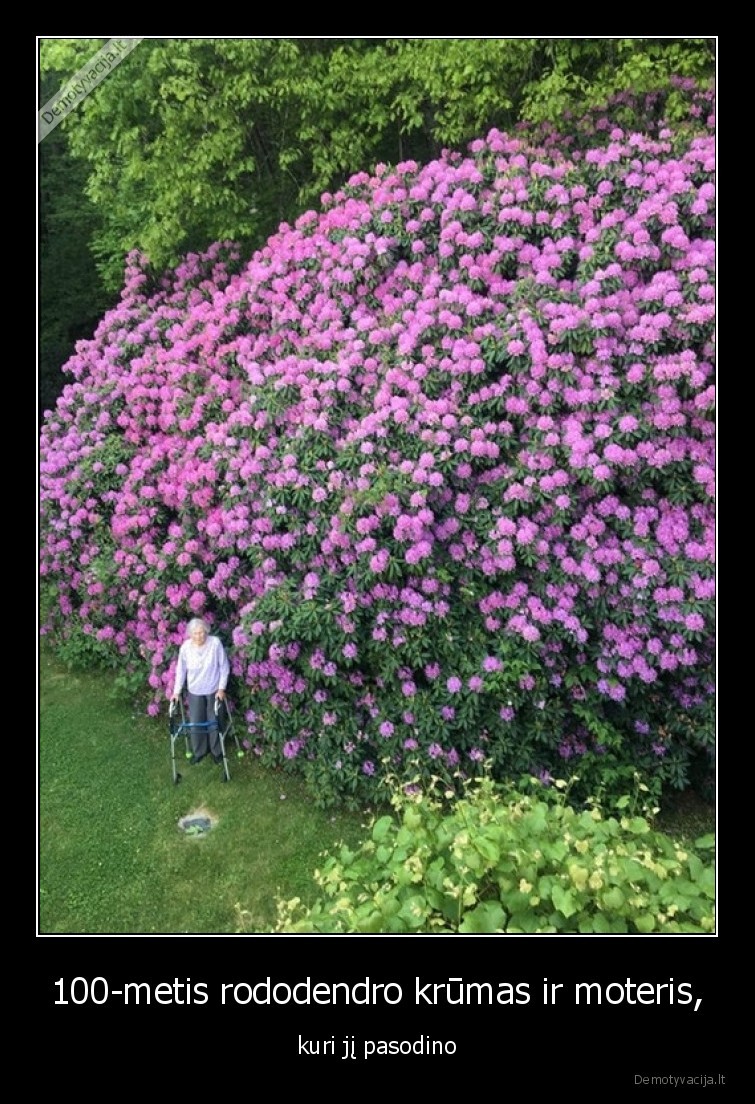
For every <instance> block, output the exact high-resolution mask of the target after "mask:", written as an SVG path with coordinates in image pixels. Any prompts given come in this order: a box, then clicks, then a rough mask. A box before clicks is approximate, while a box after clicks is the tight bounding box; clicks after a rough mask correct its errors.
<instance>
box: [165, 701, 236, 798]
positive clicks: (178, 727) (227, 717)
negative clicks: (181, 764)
mask: <svg viewBox="0 0 755 1104" xmlns="http://www.w3.org/2000/svg"><path fill="white" fill-rule="evenodd" d="M168 720H169V724H168V728H169V731H170V764H171V767H172V770H173V785H174V786H175V785H177V784H178V783H179V782H180V781H181V775H180V774H179V773H178V770H177V768H176V743H177V741H178V740H179V739H180V738H181V737H183V739H184V747H185V755H186V758H187V759H190V758H191V746H190V743H189V735H190V733H191V730H192V729H193V728H211V727H212V726H213V725H217V727H218V736H219V737H220V750H221V752H222V755H223V777H222V779H221V781H222V782H230V780H231V772H230V771H229V770H228V755H227V754H226V740H227V738H228V737H229V736H232V737H233V739H234V741H235V742H236V750H237V752H238V751H241V745H240V744H239V739H238V736H237V735H236V731H235V729H234V726H233V716H232V714H231V707H230V705H229V704H228V699H226V700H225V701H221V700H220V699H219V698H215V720H214V721H197V722H192V721H187V720H186V712H185V710H184V703H183V698H182V697H181V698H179V699H178V701H177V702H174V701H171V703H170V709H169V710H168Z"/></svg>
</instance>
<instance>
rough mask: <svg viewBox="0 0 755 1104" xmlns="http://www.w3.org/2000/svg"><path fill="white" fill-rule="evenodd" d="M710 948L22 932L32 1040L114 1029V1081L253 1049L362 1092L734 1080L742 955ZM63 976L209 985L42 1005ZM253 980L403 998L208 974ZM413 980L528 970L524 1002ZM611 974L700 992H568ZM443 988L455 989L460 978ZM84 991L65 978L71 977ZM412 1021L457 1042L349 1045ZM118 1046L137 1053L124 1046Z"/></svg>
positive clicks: (703, 944)
mask: <svg viewBox="0 0 755 1104" xmlns="http://www.w3.org/2000/svg"><path fill="white" fill-rule="evenodd" d="M725 951H726V940H725V938H724V937H722V936H699V937H698V936H679V937H675V936H662V937H653V936H643V935H641V936H627V937H620V936H602V937H583V936H554V937H549V936H523V937H517V936H500V935H499V936H283V935H280V936H261V935H259V936H257V935H240V936H199V937H182V936H166V937H153V936H145V937H138V936H137V937H133V936H129V937H119V936H112V937H79V936H72V937H58V936H50V937H46V936H41V937H40V936H38V937H37V939H36V944H35V956H36V959H37V962H38V964H39V966H40V969H39V971H38V974H37V977H38V987H37V989H36V992H35V993H34V994H33V1000H34V1017H35V1020H37V1019H38V1022H39V1025H40V1026H41V1028H42V1030H43V1038H44V1039H45V1040H46V1050H47V1051H48V1053H50V1052H52V1051H54V1050H55V1049H57V1048H58V1047H60V1053H61V1055H65V1057H66V1060H67V1061H70V1051H69V1040H70V1039H72V1038H75V1039H77V1040H78V1047H79V1048H80V1047H81V1045H82V1040H89V1041H91V1040H92V1039H96V1038H99V1039H101V1040H107V1043H108V1045H110V1043H111V1042H112V1044H114V1045H115V1047H116V1051H117V1054H118V1055H119V1056H120V1057H119V1060H118V1078H119V1079H122V1081H123V1083H124V1084H125V1083H127V1082H128V1081H129V1080H130V1079H131V1078H133V1079H134V1081H135V1083H138V1080H139V1076H140V1074H139V1070H142V1069H143V1062H144V1061H145V1060H146V1058H147V1055H148V1054H152V1056H153V1058H152V1061H153V1063H154V1062H157V1061H158V1059H160V1058H161V1061H160V1062H159V1068H156V1069H155V1070H154V1074H155V1076H156V1077H157V1079H158V1080H159V1079H160V1077H161V1076H165V1077H167V1078H168V1079H170V1077H171V1076H173V1075H175V1074H177V1073H180V1075H181V1077H186V1076H188V1077H189V1079H190V1080H191V1078H192V1077H194V1076H196V1077H197V1078H201V1077H202V1076H205V1075H208V1074H212V1073H213V1071H214V1072H215V1073H217V1074H218V1075H220V1074H221V1073H222V1071H223V1070H226V1072H227V1074H228V1076H229V1077H233V1079H234V1080H236V1079H237V1078H240V1079H241V1080H240V1083H241V1084H244V1083H245V1080H244V1079H245V1077H248V1076H250V1073H249V1066H248V1063H249V1061H250V1060H252V1059H253V1062H254V1077H255V1078H256V1077H258V1076H259V1077H265V1078H274V1079H276V1081H277V1082H278V1083H279V1085H280V1088H281V1090H282V1091H283V1092H286V1088H285V1087H286V1086H287V1087H288V1088H289V1089H291V1088H292V1087H293V1086H302V1087H306V1086H307V1085H308V1084H309V1083H310V1082H311V1085H312V1090H313V1091H315V1090H317V1088H318V1085H319V1086H320V1087H321V1088H322V1087H324V1086H326V1085H333V1084H339V1083H341V1081H342V1080H344V1079H347V1078H352V1079H353V1078H354V1077H355V1076H357V1075H359V1077H360V1084H361V1085H362V1086H363V1089H364V1091H368V1089H369V1086H370V1084H371V1083H372V1081H373V1079H374V1085H375V1088H376V1090H377V1088H378V1086H382V1089H384V1088H385V1087H386V1086H389V1085H391V1084H393V1085H394V1086H395V1089H396V1091H399V1088H400V1086H401V1085H403V1084H405V1083H411V1084H417V1085H422V1086H424V1087H425V1088H430V1087H438V1088H441V1089H442V1088H443V1087H446V1088H447V1089H448V1091H453V1090H452V1086H453V1085H454V1084H455V1083H456V1081H457V1080H458V1079H459V1078H464V1079H465V1084H467V1085H468V1087H473V1086H472V1085H471V1083H470V1082H468V1081H467V1080H466V1079H467V1078H470V1077H476V1076H478V1075H480V1074H482V1073H483V1072H484V1073H485V1076H486V1077H488V1076H490V1075H494V1084H499V1082H500V1086H499V1087H500V1088H501V1091H504V1089H505V1085H506V1084H509V1085H510V1087H511V1089H512V1090H513V1086H514V1084H517V1085H518V1086H519V1088H520V1089H521V1088H523V1087H526V1086H529V1088H530V1089H531V1091H532V1092H533V1093H538V1092H541V1091H546V1090H548V1089H554V1088H555V1089H558V1088H564V1089H574V1088H579V1087H584V1088H587V1087H590V1088H591V1089H596V1090H597V1089H599V1090H600V1091H612V1090H620V1089H622V1088H625V1087H626V1088H627V1089H629V1088H635V1087H649V1085H642V1083H641V1082H638V1081H637V1078H638V1077H642V1076H645V1077H651V1076H656V1077H658V1076H660V1077H668V1076H671V1075H676V1076H685V1077H697V1078H700V1076H701V1075H702V1077H703V1078H705V1077H706V1076H712V1077H715V1078H716V1079H717V1078H718V1076H719V1074H722V1075H724V1077H726V1081H727V1083H728V1086H727V1087H732V1086H733V1084H734V1076H733V1066H734V1061H735V1057H736V1055H737V1052H738V1050H740V1051H741V1044H740V1043H739V1042H738V1041H735V1037H737V1036H738V1033H737V1032H736V1025H735V1023H734V1022H733V1021H732V1016H731V1014H732V1009H733V1006H734V1005H735V1004H736V1003H738V990H739V989H741V990H742V993H741V996H742V998H743V1001H744V1002H746V1001H747V992H746V981H745V977H744V975H743V972H742V965H741V963H740V964H738V961H737V959H736V958H733V957H732V956H731V955H728V954H726V953H725ZM61 977H62V978H63V979H64V982H65V990H66V992H67V991H68V985H69V983H70V981H71V979H72V978H74V977H83V978H86V979H87V980H88V981H91V979H92V978H93V977H104V978H105V979H106V980H107V982H108V985H109V987H110V989H111V990H112V989H121V988H122V987H123V985H124V983H125V982H127V981H131V982H145V981H146V982H148V983H149V984H150V985H151V986H152V987H153V988H154V986H156V985H157V984H158V983H160V982H162V983H169V984H170V985H171V986H172V985H173V983H174V980H175V979H176V978H177V979H179V981H181V982H183V983H186V982H187V980H189V979H190V981H191V983H192V985H195V984H196V983H198V982H204V983H205V984H206V986H207V993H208V995H209V1000H208V1001H207V1002H206V1003H205V1004H195V1003H184V1004H177V1003H173V1004H169V1005H160V1004H158V1003H157V1002H155V1001H154V1000H153V1002H152V1003H151V1004H150V1005H149V1006H147V1005H144V1004H140V1005H139V1006H138V1007H137V1006H133V1005H129V1006H128V1007H124V1005H123V1001H122V1000H121V999H120V998H118V997H111V998H109V999H108V1001H107V1003H106V1004H104V1005H99V1006H96V1005H93V1004H91V1003H87V1004H84V1005H81V1004H79V1005H76V1004H74V1003H72V1002H71V1003H69V1004H67V1005H65V1006H62V1005H56V1004H55V1001H56V999H57V998H58V996H59V990H58V988H57V987H56V985H55V982H56V981H57V980H58V978H61ZM267 977H270V978H271V979H272V982H273V984H275V983H277V982H287V983H288V984H289V985H294V984H296V983H297V982H302V981H305V980H306V978H307V977H309V978H310V979H311V982H312V984H314V983H315V982H327V983H330V984H331V985H332V984H333V983H334V982H336V981H339V982H347V983H349V984H352V985H353V984H354V983H355V982H358V981H360V982H363V981H364V980H365V978H369V979H370V981H371V982H375V983H379V982H383V983H387V982H397V983H398V984H399V985H401V987H402V990H403V998H402V1000H401V1003H400V1004H396V1005H393V1006H391V1005H388V1004H385V1003H384V1002H383V1001H382V1000H380V1001H379V1003H377V1004H376V1005H364V1004H362V1005H355V1004H350V1005H345V1004H342V1003H340V1002H339V1004H338V1005H336V1006H335V1007H333V1006H328V1005H315V1004H311V1005H309V1006H306V1005H302V1006H297V1005H294V1004H293V1003H289V1004H287V1005H285V1006H283V1005H271V1006H259V1005H255V1004H254V1003H249V1004H245V1005H236V1004H233V1003H231V1004H226V1005H225V1006H223V1005H222V1003H221V996H220V994H221V986H222V984H223V983H224V982H226V983H239V982H247V983H249V984H250V985H254V984H256V983H257V982H259V981H264V980H265V979H266V978H267ZM417 977H419V978H421V984H423V985H424V984H425V983H426V982H432V983H437V984H440V983H443V982H446V981H447V980H448V979H449V978H451V977H456V978H459V977H461V978H462V979H463V980H464V982H481V981H489V982H491V983H492V985H493V989H494V990H497V988H498V983H499V982H510V983H511V984H512V985H516V983H518V982H528V983H529V992H530V998H531V999H530V1002H529V1004H527V1005H516V1004H511V1005H507V1004H504V1005H499V1004H497V1003H494V1004H493V1005H487V1004H486V1005H484V1006H477V1005H449V1004H447V1003H446V1002H445V1001H444V1000H442V999H441V1000H439V1002H438V1004H437V1005H435V1006H429V1005H426V1004H424V1003H420V1004H417V1003H415V978H417ZM546 977H547V978H548V979H549V982H560V983H562V984H563V986H564V988H563V989H561V990H559V992H558V1000H557V1003H556V1004H555V1005H547V1006H546V1005H544V1004H543V1001H542V989H543V979H544V978H546ZM627 979H631V980H632V981H633V982H635V983H641V982H642V983H651V984H653V985H658V984H660V983H663V982H669V981H671V980H672V979H673V982H674V985H675V986H678V985H679V984H681V983H683V982H685V983H688V984H689V985H690V986H691V987H692V990H693V992H694V995H695V997H696V998H700V999H701V1001H702V1003H701V1005H700V1007H699V1010H698V1011H697V1012H694V1011H693V1007H694V1004H687V1005H682V1004H677V1003H675V1004H670V1003H669V1002H668V997H667V993H668V990H664V991H662V992H661V996H660V1003H659V1004H657V1005H642V1004H639V1003H635V1004H629V1003H622V1004H613V1005H610V1004H607V1003H605V1002H604V1003H603V1004H602V1005H601V1006H594V1005H591V1006H589V1007H585V1006H583V1005H580V1006H576V1005H575V1001H574V985H575V983H576V982H577V981H585V982H595V981H598V982H600V983H601V984H602V985H603V986H604V987H605V986H606V985H608V984H609V983H611V982H614V983H617V982H618V983H621V984H622V985H625V984H626V981H627ZM452 990H453V993H454V994H455V993H456V991H457V990H458V985H453V987H452ZM83 991H84V990H83V988H82V986H81V983H79V988H78V990H77V992H78V993H79V994H80V993H81V992H83ZM617 992H618V990H616V989H614V990H613V993H614V994H615V993H617ZM300 1036H301V1037H302V1039H303V1040H309V1039H311V1040H314V1041H317V1040H321V1041H323V1040H325V1039H330V1038H332V1037H335V1047H334V1049H335V1055H334V1056H333V1057H331V1056H330V1055H327V1056H322V1055H320V1056H316V1057H315V1056H307V1055H300V1054H299V1050H298V1048H299V1037H300ZM346 1036H348V1037H351V1036H353V1037H354V1039H355V1046H356V1053H357V1059H356V1060H351V1059H346V1060H344V1059H342V1057H341V1055H342V1054H343V1053H344V1042H343V1041H344V1038H345V1037H346ZM422 1036H428V1037H430V1038H431V1039H438V1040H441V1041H444V1042H445V1041H447V1040H453V1041H454V1042H455V1044H456V1053H455V1054H454V1055H445V1056H442V1057H441V1056H437V1055H436V1056H430V1057H426V1056H422V1055H411V1056H388V1057H378V1056H375V1057H371V1058H370V1059H367V1060H365V1059H364V1057H363V1043H364V1040H365V1039H374V1040H380V1039H386V1040H390V1039H394V1040H402V1039H405V1040H408V1041H410V1042H413V1041H414V1040H417V1039H419V1038H421V1037H422ZM85 1045H88V1044H86V1043H85ZM131 1054H134V1055H136V1056H137V1059H136V1061H135V1062H131V1061H128V1060H127V1061H125V1062H124V1061H122V1057H123V1056H124V1055H126V1056H128V1055H131ZM50 1057H52V1054H51V1053H50ZM187 1063H188V1065H187ZM244 1068H246V1070H247V1073H246V1074H244ZM394 1078H396V1080H395V1081H394ZM405 1078H408V1079H409V1080H408V1082H405V1081H404V1079H405ZM255 1084H256V1082H255ZM685 1086H688V1087H692V1086H694V1087H696V1088H699V1087H702V1086H701V1085H700V1084H699V1083H690V1082H686V1083H685ZM249 1087H250V1086H249ZM258 1087H259V1086H258ZM666 1087H669V1086H666ZM707 1087H709V1088H721V1087H724V1086H719V1085H718V1083H717V1084H716V1085H715V1086H710V1085H709V1086H707ZM382 1089H381V1091H382Z"/></svg>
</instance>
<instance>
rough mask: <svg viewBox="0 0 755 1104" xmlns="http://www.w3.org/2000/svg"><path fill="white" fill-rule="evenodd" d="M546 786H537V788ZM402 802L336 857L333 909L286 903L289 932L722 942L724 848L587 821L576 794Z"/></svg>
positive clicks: (324, 897) (324, 878) (615, 820)
mask: <svg viewBox="0 0 755 1104" xmlns="http://www.w3.org/2000/svg"><path fill="white" fill-rule="evenodd" d="M530 781H531V782H535V780H534V779H532V780H530ZM443 789H444V787H443V786H442V785H440V784H439V786H438V787H437V788H436V791H435V792H432V790H427V791H426V792H424V793H423V794H420V795H415V796H409V795H407V794H406V793H404V792H403V790H401V789H399V790H398V791H396V793H395V794H394V798H393V804H394V815H384V816H380V817H377V818H375V819H374V820H373V822H372V825H371V831H370V834H369V835H368V837H367V838H366V839H365V840H364V841H363V842H362V844H361V845H360V846H359V847H356V848H354V847H353V846H345V845H344V846H342V847H341V848H340V849H339V850H336V851H335V852H334V853H330V854H326V855H325V856H324V860H323V863H322V865H321V866H320V867H319V869H317V870H316V871H315V875H314V876H315V881H316V883H317V885H318V886H319V887H320V891H321V896H320V898H319V899H318V900H317V901H316V903H315V904H314V905H312V906H309V907H304V906H303V905H302V903H301V901H300V899H299V898H292V899H290V900H282V899H279V900H278V923H277V928H276V930H277V931H280V932H284V933H292V932H300V933H301V932H328V933H334V932H335V933H344V934H353V933H357V932H394V933H395V932H401V933H411V932H422V933H433V932H434V933H436V934H441V933H448V932H454V933H508V934H514V933H517V934H521V933H541V934H546V933H549V934H558V933H575V932H579V933H583V934H585V933H590V934H594V933H603V934H607V933H611V932H613V933H646V934H647V933H651V932H653V933H656V934H664V933H666V934H668V933H679V932H698V933H706V932H712V931H713V930H714V923H715V921H714V907H713V899H714V894H715V873H714V866H713V846H714V837H713V835H712V834H711V835H708V836H705V837H701V838H700V839H698V840H697V841H696V843H695V849H691V848H688V847H684V846H682V845H681V844H679V843H678V842H675V841H674V840H673V839H672V838H671V837H670V836H667V835H664V834H663V833H661V832H657V831H655V830H654V829H653V828H652V827H651V825H650V823H649V822H648V820H647V819H646V818H645V817H643V816H638V815H636V814H635V813H633V812H632V811H631V808H630V807H631V805H632V804H633V802H632V800H631V799H630V798H629V797H625V798H624V799H622V800H620V801H619V802H618V804H619V805H621V806H622V810H623V811H622V812H621V813H619V814H618V815H617V816H606V815H605V814H604V813H603V812H602V811H601V809H600V808H599V806H598V805H597V804H592V805H591V806H590V807H587V808H583V809H582V810H578V809H575V808H574V807H573V806H572V805H571V804H570V803H569V802H568V801H567V800H565V796H566V793H567V790H568V786H567V783H566V782H564V781H563V780H559V782H558V783H557V786H556V787H554V789H552V790H548V789H544V788H543V787H542V785H538V784H536V785H535V787H532V786H530V787H529V789H526V790H523V789H521V788H520V789H519V790H516V789H513V788H505V789H501V788H500V787H499V786H496V785H495V783H494V782H493V781H492V780H491V779H490V778H481V779H476V780H474V781H468V782H467V783H466V784H465V786H464V788H463V794H462V796H461V798H460V799H459V800H457V801H455V802H453V803H452V804H451V805H449V804H448V800H447V799H448V797H449V796H450V795H451V794H452V793H453V792H454V791H453V790H449V791H447V792H446V794H445V800H444V794H443Z"/></svg>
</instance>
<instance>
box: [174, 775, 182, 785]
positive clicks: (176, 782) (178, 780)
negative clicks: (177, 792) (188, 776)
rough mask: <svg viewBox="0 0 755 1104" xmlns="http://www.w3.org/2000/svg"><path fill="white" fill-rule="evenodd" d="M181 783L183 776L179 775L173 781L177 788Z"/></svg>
mask: <svg viewBox="0 0 755 1104" xmlns="http://www.w3.org/2000/svg"><path fill="white" fill-rule="evenodd" d="M180 781H181V775H180V774H177V775H176V777H175V778H174V779H173V785H174V786H177V785H178V783H179V782H180Z"/></svg>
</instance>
